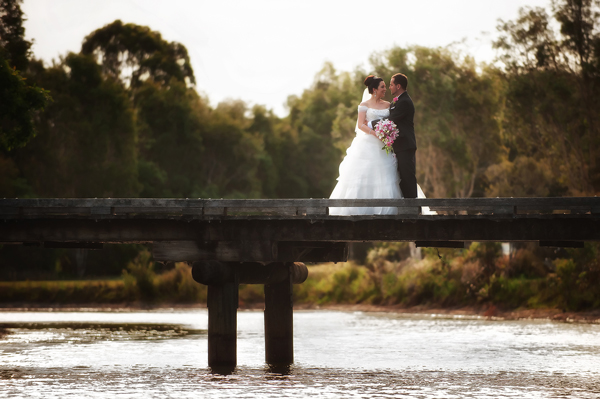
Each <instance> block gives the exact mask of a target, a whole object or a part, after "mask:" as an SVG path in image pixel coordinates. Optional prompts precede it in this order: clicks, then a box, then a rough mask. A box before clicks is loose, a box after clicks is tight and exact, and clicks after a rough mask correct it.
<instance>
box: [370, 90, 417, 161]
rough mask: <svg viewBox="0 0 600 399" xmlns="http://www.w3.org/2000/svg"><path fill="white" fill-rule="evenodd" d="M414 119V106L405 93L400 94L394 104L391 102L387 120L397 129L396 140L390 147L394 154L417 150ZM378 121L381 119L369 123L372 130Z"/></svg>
mask: <svg viewBox="0 0 600 399" xmlns="http://www.w3.org/2000/svg"><path fill="white" fill-rule="evenodd" d="M414 118H415V106H414V104H413V101H412V98H410V96H409V95H408V93H407V92H404V93H402V94H401V95H400V97H398V101H396V102H395V103H394V102H393V100H392V103H391V104H390V116H389V117H388V118H387V119H390V120H391V121H392V122H394V123H395V124H396V127H398V138H397V139H396V141H394V144H393V145H392V147H393V148H394V151H395V152H398V151H405V150H416V149H417V140H416V138H415V124H414ZM380 121H381V119H377V120H374V121H373V122H372V123H371V126H373V129H375V126H377V124H378V123H379V122H380Z"/></svg>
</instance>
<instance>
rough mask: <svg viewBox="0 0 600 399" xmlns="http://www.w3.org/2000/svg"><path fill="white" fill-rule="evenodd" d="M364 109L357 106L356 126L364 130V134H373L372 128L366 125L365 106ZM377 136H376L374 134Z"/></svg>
mask: <svg viewBox="0 0 600 399" xmlns="http://www.w3.org/2000/svg"><path fill="white" fill-rule="evenodd" d="M364 108H365V109H364V111H363V110H362V107H359V110H358V121H357V122H356V123H357V126H358V128H359V129H360V130H362V131H363V132H365V133H366V134H372V135H373V136H375V132H374V131H373V129H371V128H370V127H369V126H367V125H366V122H365V121H366V119H367V109H366V108H367V107H364ZM375 137H377V136H375Z"/></svg>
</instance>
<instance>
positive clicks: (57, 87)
mask: <svg viewBox="0 0 600 399" xmlns="http://www.w3.org/2000/svg"><path fill="white" fill-rule="evenodd" d="M34 64H37V63H34ZM34 66H35V68H32V69H33V70H35V71H36V73H35V74H32V75H31V77H30V78H31V79H33V80H36V81H38V82H39V83H40V84H43V85H44V86H45V87H48V88H49V89H50V90H52V93H53V95H54V102H53V103H52V104H51V105H50V106H48V107H47V108H46V110H45V111H44V113H43V114H42V115H40V120H39V122H38V124H37V126H38V130H39V132H40V134H39V135H38V137H36V138H35V139H34V140H32V141H31V143H30V144H29V145H28V146H27V147H25V148H24V149H22V150H20V151H17V152H16V154H15V159H16V161H17V164H18V165H19V169H20V170H21V173H22V174H23V176H24V177H25V178H26V179H27V180H28V181H29V182H30V184H31V186H32V187H33V191H34V193H35V194H36V195H38V196H42V197H129V196H136V195H137V194H138V193H139V191H140V186H139V183H138V180H137V151H136V126H135V118H134V110H133V107H132V105H131V100H130V98H129V96H128V94H127V91H126V90H125V89H124V88H123V86H122V85H121V84H120V83H119V82H118V81H116V80H115V79H113V78H111V77H106V76H104V75H103V74H102V70H101V68H100V66H99V65H98V64H96V62H95V60H94V59H93V58H92V57H91V56H85V55H80V54H73V53H71V54H69V55H67V57H65V58H64V59H63V60H61V62H60V63H58V64H56V65H54V66H53V67H51V68H47V69H45V68H43V66H41V65H39V64H37V65H34Z"/></svg>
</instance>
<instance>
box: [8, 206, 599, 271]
mask: <svg viewBox="0 0 600 399" xmlns="http://www.w3.org/2000/svg"><path fill="white" fill-rule="evenodd" d="M333 206H344V207H360V206H369V207H371V206H383V207H389V206H397V207H399V209H400V212H401V213H400V214H398V215H393V216H332V215H329V214H328V208H329V207H333ZM422 206H428V207H430V208H431V209H432V210H436V211H438V213H439V214H437V215H421V214H419V213H420V212H419V211H420V209H421V207H422ZM599 221H600V198H597V197H578V198H467V199H457V198H442V199H439V198H428V199H401V200H390V199H379V200H329V199H282V200H262V199H258V200H212V199H146V198H141V199H130V198H117V199H108V198H106V199H3V200H0V243H6V244H9V243H13V244H18V243H24V244H26V245H39V246H44V247H61V246H63V247H82V248H97V247H101V246H102V244H103V243H153V244H154V248H155V256H157V257H158V258H161V257H162V258H163V259H165V260H166V259H167V258H169V257H174V259H172V260H197V259H219V260H224V261H237V260H240V261H241V260H247V261H263V262H269V261H319V260H321V261H335V260H343V259H344V257H345V256H346V254H347V251H345V249H344V248H345V243H348V242H357V241H417V242H421V243H423V242H424V243H427V244H426V245H430V246H436V245H439V246H447V245H450V246H454V245H455V244H457V245H460V243H462V242H465V241H466V242H468V241H505V242H506V241H539V242H543V243H545V244H547V245H553V243H555V244H556V245H561V246H571V245H572V246H578V245H580V244H581V243H582V242H585V241H600V224H599V223H598V222H599Z"/></svg>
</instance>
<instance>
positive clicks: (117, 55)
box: [81, 20, 195, 87]
mask: <svg viewBox="0 0 600 399" xmlns="http://www.w3.org/2000/svg"><path fill="white" fill-rule="evenodd" d="M81 54H84V55H94V56H95V57H97V58H98V63H99V64H100V65H102V70H103V72H104V73H105V74H107V75H110V76H113V77H115V78H118V79H121V80H123V81H124V82H126V83H128V84H130V85H131V87H138V86H139V85H140V84H141V83H142V82H143V81H144V80H146V79H150V80H152V81H153V82H155V83H159V84H161V85H163V86H168V85H169V84H170V83H171V81H172V80H175V81H178V82H189V83H191V84H194V83H195V78H194V71H193V70H192V66H191V64H190V59H189V56H188V53H187V49H186V48H185V46H183V45H182V44H180V43H177V42H171V43H169V42H167V41H165V40H163V38H162V36H161V34H160V33H158V32H155V31H152V30H150V28H148V27H147V26H139V25H135V24H123V23H122V22H121V21H120V20H116V21H114V22H113V23H111V24H108V25H106V26H104V27H102V28H100V29H97V30H95V31H94V32H92V33H91V34H89V35H88V36H87V37H86V38H85V40H84V41H83V44H82V46H81ZM124 70H128V71H129V70H130V71H131V77H127V76H123V75H124Z"/></svg>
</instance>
